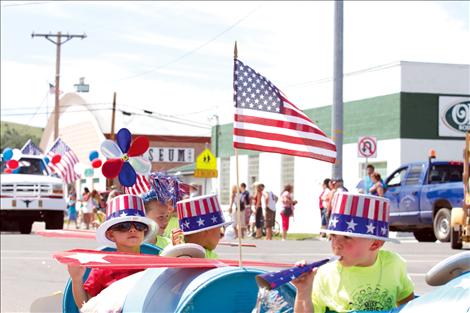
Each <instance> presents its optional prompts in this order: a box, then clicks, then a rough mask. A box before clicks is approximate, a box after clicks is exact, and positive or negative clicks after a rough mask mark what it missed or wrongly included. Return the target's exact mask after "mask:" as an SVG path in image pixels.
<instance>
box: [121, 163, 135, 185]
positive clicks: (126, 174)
mask: <svg viewBox="0 0 470 313" xmlns="http://www.w3.org/2000/svg"><path fill="white" fill-rule="evenodd" d="M136 178H137V174H136V173H135V170H134V168H133V167H132V165H130V164H129V162H124V164H122V168H121V172H120V173H119V182H120V183H121V185H123V186H124V187H132V186H134V184H135V180H136Z"/></svg>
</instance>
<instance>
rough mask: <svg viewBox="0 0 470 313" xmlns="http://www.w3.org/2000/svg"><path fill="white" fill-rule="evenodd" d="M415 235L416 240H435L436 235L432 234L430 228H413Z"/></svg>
mask: <svg viewBox="0 0 470 313" xmlns="http://www.w3.org/2000/svg"><path fill="white" fill-rule="evenodd" d="M413 235H415V238H416V240H418V241H419V242H434V241H436V236H434V232H433V230H432V229H420V230H415V231H414V232H413Z"/></svg>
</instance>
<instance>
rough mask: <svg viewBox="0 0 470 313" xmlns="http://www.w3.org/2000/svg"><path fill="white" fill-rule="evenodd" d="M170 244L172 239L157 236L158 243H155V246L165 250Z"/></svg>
mask: <svg viewBox="0 0 470 313" xmlns="http://www.w3.org/2000/svg"><path fill="white" fill-rule="evenodd" d="M170 244H171V240H170V238H167V237H163V236H160V235H157V242H155V245H156V246H157V247H159V248H162V249H164V248H165V247H166V246H168V245H170Z"/></svg>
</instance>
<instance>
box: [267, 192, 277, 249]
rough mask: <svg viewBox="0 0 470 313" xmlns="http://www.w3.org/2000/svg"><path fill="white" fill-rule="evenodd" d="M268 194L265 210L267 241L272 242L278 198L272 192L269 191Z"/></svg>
mask: <svg viewBox="0 0 470 313" xmlns="http://www.w3.org/2000/svg"><path fill="white" fill-rule="evenodd" d="M266 194H267V196H268V199H267V203H266V210H265V223H266V224H265V226H266V240H272V238H273V227H274V224H275V223H276V203H277V200H278V196H276V195H275V194H274V192H272V191H269V192H267V193H266Z"/></svg>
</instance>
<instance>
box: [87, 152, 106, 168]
mask: <svg viewBox="0 0 470 313" xmlns="http://www.w3.org/2000/svg"><path fill="white" fill-rule="evenodd" d="M88 160H90V162H91V167H93V168H100V167H101V164H103V161H101V159H100V154H99V153H98V151H96V150H93V151H90V154H88Z"/></svg>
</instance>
